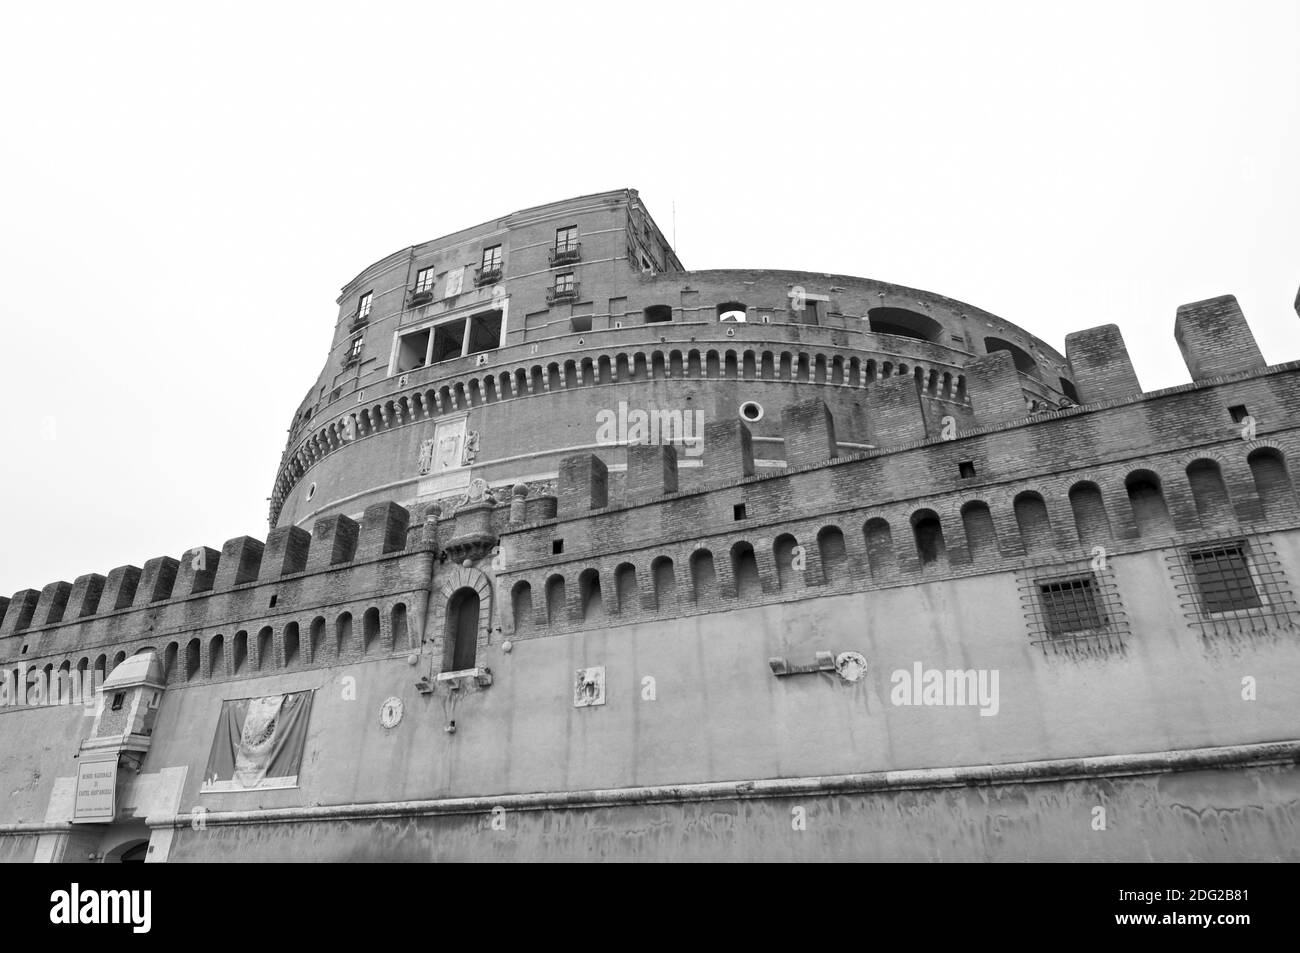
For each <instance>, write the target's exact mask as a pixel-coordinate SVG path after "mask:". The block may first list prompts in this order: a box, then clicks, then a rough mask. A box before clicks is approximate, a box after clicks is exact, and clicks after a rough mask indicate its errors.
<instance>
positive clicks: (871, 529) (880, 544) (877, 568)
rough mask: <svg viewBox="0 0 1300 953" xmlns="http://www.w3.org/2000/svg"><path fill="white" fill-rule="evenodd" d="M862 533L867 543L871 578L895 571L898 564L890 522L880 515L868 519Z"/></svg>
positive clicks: (877, 577) (878, 577)
mask: <svg viewBox="0 0 1300 953" xmlns="http://www.w3.org/2000/svg"><path fill="white" fill-rule="evenodd" d="M862 534H863V536H864V537H865V539H866V544H867V565H868V566H869V567H870V569H871V578H873V579H880V578H881V577H883V576H887V575H888V574H889V573H891V572H893V571H894V570H895V569H896V568H897V565H898V557H897V555H896V554H895V551H894V539H893V533H892V531H891V530H890V528H889V523H888V522H887V521H885V520H883V519H881V518H880V517H879V516H876V517H873V518H871V519H869V520H867V522H866V524H865V525H864V526H863V527H862Z"/></svg>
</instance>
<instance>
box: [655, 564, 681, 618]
mask: <svg viewBox="0 0 1300 953" xmlns="http://www.w3.org/2000/svg"><path fill="white" fill-rule="evenodd" d="M650 572H651V573H652V574H653V575H654V584H655V609H656V610H657V611H659V612H663V611H664V610H665V609H671V608H673V607H674V606H676V605H677V577H676V575H675V574H674V572H673V561H672V560H671V559H669V558H668V557H667V556H660V557H659V558H658V559H656V560H655V561H654V562H652V563H651V564H650Z"/></svg>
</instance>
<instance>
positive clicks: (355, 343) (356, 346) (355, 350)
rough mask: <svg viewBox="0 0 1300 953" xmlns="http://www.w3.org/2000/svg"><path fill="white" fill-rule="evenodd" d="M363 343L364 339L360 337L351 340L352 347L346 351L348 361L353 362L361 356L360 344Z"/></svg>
mask: <svg viewBox="0 0 1300 953" xmlns="http://www.w3.org/2000/svg"><path fill="white" fill-rule="evenodd" d="M363 341H365V338H363V337H362V336H361V335H357V336H356V337H355V338H353V339H352V347H351V348H350V349H349V350H348V360H349V361H355V360H356V359H357V358H359V357H360V356H361V344H362V342H363Z"/></svg>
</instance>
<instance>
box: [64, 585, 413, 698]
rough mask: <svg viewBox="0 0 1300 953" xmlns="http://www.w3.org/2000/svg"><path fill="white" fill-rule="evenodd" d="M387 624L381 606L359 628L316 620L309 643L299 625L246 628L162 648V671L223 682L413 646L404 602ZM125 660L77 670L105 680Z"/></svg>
mask: <svg viewBox="0 0 1300 953" xmlns="http://www.w3.org/2000/svg"><path fill="white" fill-rule="evenodd" d="M388 623H389V624H388V625H387V626H385V625H383V616H382V615H381V613H380V610H379V608H378V607H375V606H371V607H370V608H369V609H367V610H366V611H365V612H364V613H362V615H361V619H360V624H359V625H358V624H356V620H355V619H354V617H353V615H352V613H351V612H343V613H341V614H340V615H339V616H338V617H337V618H335V620H334V625H333V626H332V627H331V626H330V625H329V624H328V623H327V621H326V619H325V617H324V616H316V618H314V619H313V620H312V621H311V623H310V624H309V625H308V626H307V637H306V639H305V640H304V638H303V633H302V627H301V626H300V625H299V623H298V622H287V623H285V624H284V626H283V627H282V628H281V629H280V636H279V639H278V640H277V639H276V637H275V630H274V628H273V627H272V626H269V625H267V626H263V627H262V628H261V629H260V630H258V632H257V633H256V635H250V633H249V631H248V630H245V629H241V630H239V631H238V632H236V633H235V634H234V636H233V637H232V638H231V639H229V640H227V639H226V636H225V635H224V634H217V635H214V636H212V637H211V638H209V639H208V640H207V643H206V645H205V644H204V641H203V640H202V639H200V638H198V637H195V638H192V639H189V640H188V641H187V642H186V643H185V645H184V647H183V648H182V646H181V643H180V642H176V641H173V642H168V643H167V644H166V645H165V646H163V648H162V662H163V673H164V676H165V677H166V679H167V681H168V683H176V682H189V681H194V680H196V679H198V678H201V677H208V678H223V677H226V676H233V675H245V674H251V673H256V672H269V671H274V670H275V669H278V668H286V669H291V668H295V667H298V666H303V665H308V664H311V663H313V662H317V661H321V660H324V659H329V658H344V657H355V656H356V655H358V654H360V655H363V656H364V655H369V654H383V653H388V652H394V651H399V650H402V649H405V648H408V647H409V616H408V612H407V607H406V604H405V603H403V602H399V603H397V604H395V605H394V606H393V607H392V608H391V609H390V610H389V612H388ZM147 651H157V647H156V646H151V645H147V646H143V647H141V648H139V649H137V650H136V652H135V654H136V655H139V654H140V653H141V652H147ZM125 660H126V652H124V651H122V652H118V653H117V654H116V655H114V656H113V659H112V665H111V666H110V665H109V657H108V655H107V653H102V654H100V655H99V656H97V657H96V658H95V659H94V660H93V661H92V660H91V658H90V656H88V655H87V656H82V658H81V659H80V661H78V662H77V664H76V669H77V672H78V673H80V675H81V676H82V677H83V678H84V677H85V676H86V675H87V674H88V673H90V672H93V673H96V674H97V675H98V676H99V677H101V678H102V677H104V676H106V675H107V674H108V673H109V672H111V671H112V670H113V669H115V668H117V667H118V666H119V665H121V664H122V662H124V661H125ZM72 667H73V666H72V660H71V659H64V661H63V664H62V665H60V666H59V667H58V669H55V668H54V663H52V662H51V663H48V664H46V665H45V667H44V673H45V676H46V678H47V679H48V678H49V677H50V676H51V675H55V676H57V677H59V678H62V677H63V676H64V675H68V674H70V673H71V671H72Z"/></svg>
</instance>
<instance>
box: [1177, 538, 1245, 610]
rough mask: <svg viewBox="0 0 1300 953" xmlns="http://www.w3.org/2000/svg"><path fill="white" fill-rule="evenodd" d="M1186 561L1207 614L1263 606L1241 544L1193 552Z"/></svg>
mask: <svg viewBox="0 0 1300 953" xmlns="http://www.w3.org/2000/svg"><path fill="white" fill-rule="evenodd" d="M1188 558H1189V559H1190V560H1191V564H1192V573H1193V575H1194V577H1195V579H1196V588H1197V591H1198V592H1199V593H1200V595H1201V605H1202V606H1203V607H1204V610H1205V612H1206V613H1211V612H1233V611H1236V610H1238V609H1258V608H1259V607H1260V606H1261V605H1262V604H1263V603H1262V602H1261V601H1260V598H1259V590H1258V589H1256V588H1255V580H1254V578H1253V577H1252V576H1251V574H1250V565H1249V564H1248V563H1247V561H1246V551H1245V547H1244V546H1243V545H1242V544H1241V543H1228V544H1225V545H1223V546H1215V547H1214V548H1212V549H1198V550H1193V551H1192V552H1191V553H1189V554H1188Z"/></svg>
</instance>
